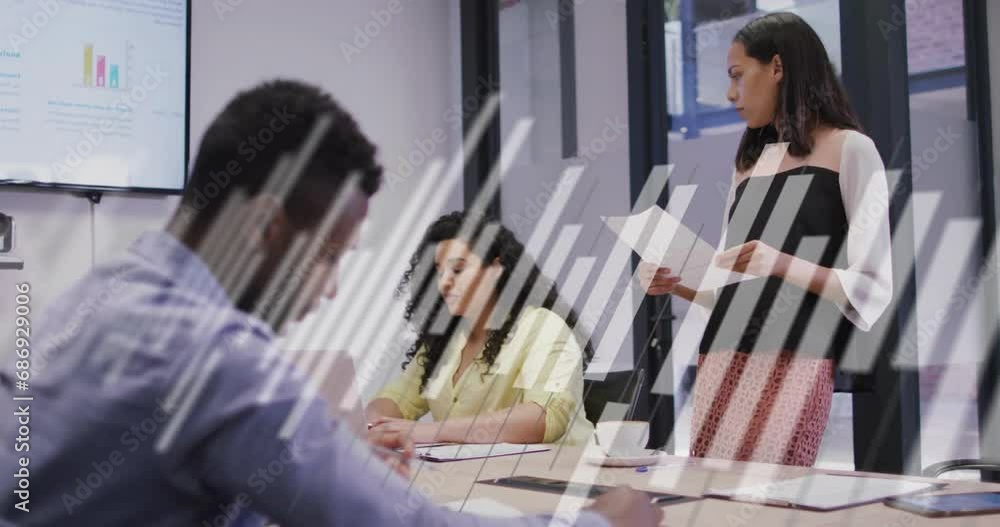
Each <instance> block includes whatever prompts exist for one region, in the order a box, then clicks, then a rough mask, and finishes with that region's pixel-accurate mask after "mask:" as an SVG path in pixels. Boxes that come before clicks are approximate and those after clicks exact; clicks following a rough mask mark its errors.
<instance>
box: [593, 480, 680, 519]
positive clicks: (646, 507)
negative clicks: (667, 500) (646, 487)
mask: <svg viewBox="0 0 1000 527" xmlns="http://www.w3.org/2000/svg"><path fill="white" fill-rule="evenodd" d="M587 508H588V509H590V510H592V511H594V512H596V513H598V514H600V515H601V516H604V517H605V518H606V519H607V520H608V523H610V524H611V525H612V527H626V526H628V527H632V526H638V527H647V526H648V527H653V526H656V525H659V524H660V522H661V521H662V520H663V509H661V508H660V507H658V506H656V505H653V504H652V503H651V502H650V498H649V494H646V493H645V492H642V491H640V490H635V489H633V488H630V487H615V488H614V489H612V490H610V491H608V492H606V493H604V494H602V495H600V496H598V497H597V498H596V499H595V500H594V503H592V504H591V505H590V507H587Z"/></svg>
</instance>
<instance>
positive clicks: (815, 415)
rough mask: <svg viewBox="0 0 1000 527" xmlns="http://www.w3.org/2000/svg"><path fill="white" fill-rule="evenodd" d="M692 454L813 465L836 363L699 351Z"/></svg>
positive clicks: (827, 412) (787, 355)
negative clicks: (701, 352)
mask: <svg viewBox="0 0 1000 527" xmlns="http://www.w3.org/2000/svg"><path fill="white" fill-rule="evenodd" d="M692 397H693V400H694V402H693V410H694V412H693V413H694V415H693V419H692V423H691V431H692V442H691V456H694V457H711V458H721V459H731V460H734V461H757V462H761V463H778V464H782V465H799V466H807V467H808V466H812V465H813V463H815V462H816V456H817V454H818V453H819V446H820V443H821V442H822V440H823V432H824V431H825V430H826V424H827V420H828V419H829V417H830V404H831V403H832V401H833V361H832V360H830V359H815V358H807V357H796V356H795V355H794V354H792V353H759V352H755V353H741V352H735V351H718V352H716V351H713V352H710V353H708V354H701V355H699V356H698V376H697V379H696V380H695V384H694V390H693V395H692Z"/></svg>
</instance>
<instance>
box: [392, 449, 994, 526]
mask: <svg viewBox="0 0 1000 527" xmlns="http://www.w3.org/2000/svg"><path fill="white" fill-rule="evenodd" d="M587 448H591V449H593V448H594V447H593V446H591V447H587ZM593 454H594V451H593V450H589V451H586V452H585V451H584V447H565V448H562V449H559V448H554V449H553V450H550V451H547V452H537V453H531V454H522V455H513V456H503V457H492V458H486V459H471V460H464V461H451V462H445V463H434V462H428V461H415V462H414V464H413V465H412V467H411V468H412V471H413V474H412V482H411V483H412V487H413V488H414V489H415V490H417V491H419V492H422V493H423V494H425V495H427V496H428V497H429V498H430V499H432V500H433V501H435V502H436V503H439V504H446V503H449V502H451V503H454V502H461V501H463V500H466V499H469V500H477V499H478V498H488V499H491V500H494V501H495V502H499V503H501V504H504V505H507V506H511V507H514V508H516V509H518V510H520V511H522V512H524V513H526V514H533V513H554V512H556V511H564V510H570V509H572V508H574V507H577V508H578V507H579V506H581V505H582V504H584V503H587V502H588V501H589V500H586V499H583V498H576V497H572V496H562V495H560V494H552V493H545V492H536V491H529V490H522V489H516V488H508V487H500V486H495V485H489V484H482V483H476V482H477V481H482V480H486V479H491V478H501V477H507V476H512V475H525V476H539V477H547V478H554V479H561V480H567V481H579V482H585V483H592V484H600V485H612V486H614V485H629V486H631V487H633V488H636V489H642V490H649V491H659V492H668V493H673V494H682V495H685V496H692V497H700V496H702V494H704V493H705V492H707V491H708V490H709V489H713V488H732V487H739V486H748V485H755V484H764V483H767V482H770V481H775V480H779V479H785V478H793V477H800V476H803V475H807V474H813V473H822V474H849V475H868V476H871V477H889V478H897V477H899V476H887V475H884V474H863V473H858V472H845V471H835V470H823V469H813V468H803V467H790V466H782V465H770V464H763V463H742V462H732V461H725V460H713V459H698V458H688V457H678V456H664V458H663V460H662V461H661V462H660V465H661V466H660V467H658V468H654V469H650V470H648V471H646V472H638V471H637V470H636V468H633V467H604V466H598V465H596V464H594V463H592V462H590V461H588V460H589V459H591V456H592V455H593ZM904 479H906V480H909V481H926V482H934V483H942V482H946V483H947V484H948V485H947V487H945V488H943V489H941V490H939V491H935V493H939V494H943V493H958V492H1000V484H990V483H980V482H978V481H959V480H939V479H938V480H935V479H929V478H919V477H910V476H906V477H904ZM479 502H480V503H481V502H482V500H479ZM663 510H664V521H663V524H662V525H669V526H696V525H712V526H718V525H726V526H728V525H766V526H777V525H795V526H825V525H830V526H833V525H837V526H849V525H859V526H861V525H863V526H886V527H890V526H891V527H911V526H924V525H927V526H940V527H947V526H969V527H972V526H987V525H989V526H994V527H995V526H997V525H1000V514H994V515H985V516H966V517H956V518H925V517H923V516H919V515H916V514H912V513H909V512H905V511H902V510H898V509H894V508H891V507H888V506H886V505H884V504H882V503H872V504H867V505H859V506H854V507H849V508H844V509H840V510H836V511H830V512H813V511H806V510H800V509H790V508H783V507H777V506H770V505H762V504H757V503H742V502H736V501H729V500H724V499H716V498H704V499H699V500H695V501H688V502H685V503H677V504H674V505H664V506H663Z"/></svg>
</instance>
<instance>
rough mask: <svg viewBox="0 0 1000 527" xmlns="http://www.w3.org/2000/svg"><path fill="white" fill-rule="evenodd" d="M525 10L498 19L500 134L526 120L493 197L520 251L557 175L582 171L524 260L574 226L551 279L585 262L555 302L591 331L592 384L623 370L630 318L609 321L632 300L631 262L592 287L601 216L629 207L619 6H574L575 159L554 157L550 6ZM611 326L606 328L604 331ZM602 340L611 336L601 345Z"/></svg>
mask: <svg viewBox="0 0 1000 527" xmlns="http://www.w3.org/2000/svg"><path fill="white" fill-rule="evenodd" d="M526 4H529V2H526V1H523V2H520V3H518V4H515V5H513V7H510V8H507V9H505V10H504V11H502V12H501V14H500V18H501V20H500V30H501V36H500V46H501V47H500V55H501V57H500V62H501V83H502V91H503V96H504V103H503V104H504V106H503V107H502V109H501V113H502V118H501V121H502V122H503V125H504V126H503V128H504V131H505V132H506V133H509V131H510V129H511V128H512V126H513V123H514V122H515V120H516V118H518V117H533V118H534V120H535V124H534V128H533V129H532V131H531V135H530V136H529V138H528V139H527V141H526V146H525V148H524V149H522V151H521V152H520V153H519V155H518V157H517V159H516V161H515V163H514V167H513V168H512V169H511V171H510V172H509V174H507V176H506V180H505V184H504V186H503V188H502V196H501V197H502V210H503V220H504V223H505V224H506V225H507V226H508V227H509V228H511V229H512V230H513V231H514V232H515V234H517V235H518V237H519V238H520V239H521V241H522V242H527V241H528V239H529V238H530V237H531V234H532V232H533V231H534V229H535V227H536V226H537V225H538V220H539V217H540V214H541V211H542V210H544V208H545V205H546V203H547V202H548V201H549V200H550V199H551V197H552V191H551V189H552V188H554V186H555V184H556V183H557V182H558V181H559V177H560V175H561V174H562V171H563V170H564V168H566V167H568V166H572V165H582V166H584V167H585V171H584V173H583V175H582V176H581V178H580V180H579V183H578V184H577V188H576V190H575V191H574V192H573V194H572V197H571V199H570V202H569V204H568V205H567V207H566V210H565V212H564V213H563V214H562V216H561V218H560V220H559V222H558V223H557V225H556V227H555V229H554V231H553V233H552V234H551V236H550V238H549V243H548V244H547V246H546V248H545V249H544V250H542V251H541V254H536V255H534V256H536V257H537V258H539V259H540V260H541V261H543V262H544V260H545V259H546V257H547V256H548V252H549V250H550V249H551V247H552V246H553V244H554V240H555V239H556V238H557V237H558V236H559V234H560V232H561V229H562V228H563V227H565V226H567V225H571V224H578V225H580V226H581V227H582V230H581V232H580V234H579V237H578V239H577V240H576V243H575V244H574V245H573V247H572V249H571V250H570V252H569V254H568V256H567V263H566V264H565V266H564V267H563V269H562V271H561V272H560V273H559V275H558V276H553V277H552V278H554V279H556V280H557V281H558V282H560V283H561V284H562V283H563V281H564V280H565V278H567V272H568V271H569V269H570V268H571V266H572V265H573V264H574V263H575V262H576V260H577V258H579V257H594V258H595V261H594V264H593V268H592V269H591V271H590V275H589V277H588V278H587V280H586V281H585V282H584V287H582V288H581V290H579V291H571V290H567V289H566V288H563V290H562V291H561V293H562V294H563V296H576V297H577V301H576V303H575V307H576V309H577V311H578V312H579V314H580V319H581V321H582V322H583V323H584V324H585V325H586V326H587V328H588V329H591V330H594V340H593V344H594V347H595V348H596V349H597V356H596V357H595V359H594V361H593V363H591V366H590V369H589V370H588V371H589V372H591V373H594V374H596V375H600V373H599V372H604V371H620V370H626V369H631V368H632V356H633V348H634V346H633V342H632V332H631V323H632V318H631V317H624V318H617V319H614V317H613V316H612V313H613V312H615V310H616V309H617V307H618V306H619V300H620V299H621V298H622V295H623V294H624V295H625V300H624V303H623V305H624V306H625V308H626V309H629V308H630V307H631V304H632V302H633V301H634V299H633V298H632V295H631V293H630V292H629V291H628V290H627V288H626V287H625V285H626V284H627V282H626V280H627V279H628V278H629V277H630V276H631V267H630V264H631V260H630V259H629V266H628V268H622V269H620V270H616V271H615V272H613V273H611V275H610V276H607V275H605V276H603V278H604V279H603V280H601V281H600V283H598V280H597V278H598V277H599V276H602V270H603V269H604V267H605V264H606V263H607V262H608V254H609V253H610V252H611V249H612V247H613V246H614V244H615V236H614V234H613V233H612V232H611V231H609V230H608V229H605V228H603V222H602V220H601V217H602V216H616V215H623V214H627V213H628V212H629V208H630V203H629V159H628V155H629V133H630V132H631V130H630V129H629V128H628V85H627V79H628V71H627V64H628V61H627V43H626V35H625V30H626V19H625V3H624V2H623V1H620V0H617V1H602V2H576V3H575V46H574V47H575V53H576V102H577V108H576V113H577V123H576V124H577V140H578V145H579V151H578V152H579V155H578V156H577V157H574V158H569V159H563V158H562V155H561V150H562V148H561V146H562V136H561V113H562V111H561V101H560V93H561V92H560V86H559V82H560V78H559V60H560V55H559V45H558V44H559V39H558V25H557V23H556V22H557V20H558V11H557V9H558V4H557V3H556V2H554V1H547V0H546V1H541V2H532V3H530V5H526ZM504 73H507V76H504ZM512 76H513V78H511V77H512ZM508 101H509V102H508ZM506 137H507V136H506V135H505V138H506ZM605 288H613V289H614V292H613V293H610V295H609V301H608V302H604V303H594V302H590V303H588V301H589V300H590V299H591V296H592V295H596V296H603V294H602V292H604V291H605ZM585 307H586V308H589V309H584V308H585ZM612 320H615V321H616V322H615V323H614V324H612ZM612 325H613V327H612ZM605 335H615V337H614V338H611V337H608V340H604V338H605Z"/></svg>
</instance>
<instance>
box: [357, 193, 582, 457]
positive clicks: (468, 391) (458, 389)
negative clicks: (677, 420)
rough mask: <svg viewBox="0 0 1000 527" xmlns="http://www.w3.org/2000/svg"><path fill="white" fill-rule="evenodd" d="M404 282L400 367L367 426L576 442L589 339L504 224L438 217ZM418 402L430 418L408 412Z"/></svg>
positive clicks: (470, 437)
mask: <svg viewBox="0 0 1000 527" xmlns="http://www.w3.org/2000/svg"><path fill="white" fill-rule="evenodd" d="M431 266H433V270H432V268H431ZM407 285H408V286H409V288H410V300H409V303H408V305H407V309H406V318H407V320H408V321H409V322H410V323H411V325H412V326H413V327H414V329H415V330H416V331H417V333H418V337H417V340H416V342H414V344H413V346H411V348H410V350H409V351H408V352H407V354H406V358H407V360H406V362H404V364H403V374H402V375H401V376H400V377H398V378H397V379H395V380H394V381H392V382H391V383H390V384H389V385H388V386H387V387H386V388H385V389H383V390H382V391H381V392H380V393H379V394H378V395H377V396H376V398H375V399H374V400H373V401H372V402H371V403H370V404H369V405H368V415H369V418H370V419H371V426H372V430H373V431H384V432H403V433H408V434H410V435H411V437H412V439H413V440H414V442H417V443H429V442H439V441H440V442H454V443H494V442H507V443H551V442H556V441H561V440H563V439H565V441H566V443H567V444H581V443H584V442H586V440H587V438H588V437H590V435H591V434H592V433H593V425H591V423H590V422H589V421H587V419H586V417H585V416H584V412H583V370H584V368H585V366H586V363H587V362H588V361H589V360H590V358H591V357H592V356H593V349H592V348H591V346H590V344H589V342H588V341H587V339H585V338H579V336H578V334H577V333H576V332H575V331H574V330H575V328H576V325H577V324H576V322H577V318H576V315H575V313H573V311H572V310H570V309H569V308H568V306H566V305H564V304H563V303H562V302H561V301H560V300H559V296H558V293H557V292H556V290H555V288H554V286H553V285H552V283H551V282H550V281H549V280H548V279H547V278H545V277H544V276H543V275H542V274H541V272H540V271H539V269H538V267H537V266H536V265H535V263H534V262H533V261H532V260H531V257H530V256H529V255H528V254H527V253H526V252H525V250H524V246H523V245H522V244H521V243H520V242H519V241H518V240H517V238H516V237H515V236H514V234H513V233H512V232H511V231H510V230H508V229H507V228H505V227H503V226H502V225H500V224H499V223H497V222H495V221H489V220H488V219H487V218H483V217H469V218H467V216H466V214H463V213H461V212H453V213H451V214H447V215H445V216H443V217H441V218H439V219H438V220H437V221H435V222H434V223H433V224H432V225H431V226H430V228H429V229H428V231H427V233H426V234H425V236H424V239H423V240H422V242H421V244H420V247H419V248H418V250H417V251H416V253H415V254H414V255H413V258H412V259H411V261H410V269H409V270H408V271H407V273H406V275H405V276H404V278H403V284H402V285H401V289H402V288H403V287H405V286H407ZM428 412H430V413H431V415H432V416H433V417H434V422H414V421H416V420H417V419H419V418H420V417H422V416H423V415H425V414H427V413H428Z"/></svg>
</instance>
